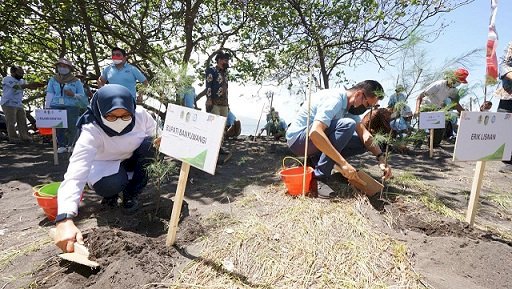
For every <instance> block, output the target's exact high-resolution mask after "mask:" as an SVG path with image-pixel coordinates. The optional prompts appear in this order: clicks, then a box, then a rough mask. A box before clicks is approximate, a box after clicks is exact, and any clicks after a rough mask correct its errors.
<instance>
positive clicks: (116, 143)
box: [55, 84, 157, 252]
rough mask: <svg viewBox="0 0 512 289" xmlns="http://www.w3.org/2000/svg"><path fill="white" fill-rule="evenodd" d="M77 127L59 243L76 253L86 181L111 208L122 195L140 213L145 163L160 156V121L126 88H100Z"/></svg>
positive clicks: (62, 197)
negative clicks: (76, 219) (157, 148)
mask: <svg viewBox="0 0 512 289" xmlns="http://www.w3.org/2000/svg"><path fill="white" fill-rule="evenodd" d="M77 127H78V128H79V130H80V135H79V137H78V140H77V142H76V144H75V148H74V150H73V154H72V156H71V158H70V159H69V166H68V169H67V172H66V174H65V175H64V181H63V182H62V184H61V185H60V188H59V191H58V215H57V218H56V219H55V222H56V227H57V232H56V236H55V243H56V244H57V246H58V247H59V248H61V249H62V250H63V251H65V252H72V251H73V249H74V248H73V243H74V242H79V243H80V242H83V239H82V234H81V232H80V230H79V229H78V228H77V227H76V226H75V224H74V223H73V218H74V217H75V216H77V215H78V205H79V202H80V197H81V192H82V191H83V189H84V186H85V184H86V183H88V184H89V186H90V187H92V188H93V189H94V190H95V192H96V193H97V194H99V195H100V196H102V197H103V202H102V203H105V204H107V205H109V206H111V207H113V206H117V201H118V197H119V195H120V193H122V195H123V198H122V207H123V210H125V212H126V213H134V212H135V211H136V210H137V209H138V207H139V205H138V202H137V195H138V194H139V193H140V192H141V191H142V189H143V188H144V187H145V186H146V184H147V181H148V177H147V173H146V171H145V170H144V166H145V165H147V164H148V163H150V162H151V159H152V158H153V157H154V155H155V148H154V147H153V137H154V136H155V135H156V132H157V125H156V121H155V120H154V119H153V118H152V117H151V115H150V114H149V113H148V112H147V111H146V110H145V109H144V108H142V107H136V104H135V100H134V98H133V97H132V95H131V93H130V91H129V90H128V89H127V88H125V87H124V86H121V85H117V84H110V85H107V86H104V87H102V88H100V89H99V90H98V91H97V92H96V93H95V94H94V96H93V98H92V100H91V103H90V105H89V107H88V108H87V111H86V112H85V113H84V114H83V115H82V116H81V118H80V119H79V120H78V123H77Z"/></svg>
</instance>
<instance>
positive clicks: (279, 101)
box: [198, 0, 512, 135]
mask: <svg viewBox="0 0 512 289" xmlns="http://www.w3.org/2000/svg"><path fill="white" fill-rule="evenodd" d="M490 2H491V1H490V0H476V1H474V2H473V3H472V4H470V5H466V6H463V7H461V8H459V9H457V10H455V11H453V12H450V13H448V14H445V15H444V16H443V20H444V21H445V22H447V23H448V24H449V26H448V27H447V28H445V29H444V30H443V31H442V32H441V35H440V36H439V37H438V38H437V39H436V40H435V41H433V42H432V43H426V44H424V45H423V46H422V48H424V49H425V50H426V51H427V58H428V59H432V63H431V65H432V66H433V68H435V67H441V66H442V63H443V61H446V60H447V59H452V58H456V57H458V56H461V55H463V54H464V53H465V52H469V51H471V50H473V49H477V48H485V45H486V43H487V32H488V27H489V18H490V10H491V3H490ZM511 21H512V0H499V1H498V11H497V15H496V23H495V25H496V31H497V33H498V37H499V40H498V49H497V55H498V61H499V60H500V58H501V57H502V56H503V53H504V50H505V49H506V47H507V44H508V42H509V41H512V29H511V28H512V26H511ZM479 57H480V56H479ZM476 60H477V62H475V65H474V66H472V67H468V70H469V72H470V74H469V77H468V79H467V80H468V82H469V83H470V84H471V83H477V82H479V83H482V82H483V81H484V79H485V65H486V59H485V50H483V51H482V55H481V61H478V58H477V59H476ZM478 62H479V63H481V64H478ZM235 65H236V64H235ZM346 75H347V77H348V78H349V79H351V80H353V81H354V82H358V81H361V80H364V79H375V80H378V81H379V82H380V83H381V84H382V85H383V86H384V89H385V92H386V94H387V95H390V94H392V93H393V89H394V83H395V79H396V75H397V73H396V70H395V69H394V68H393V67H389V68H385V69H384V70H380V71H379V70H378V68H377V66H376V65H374V64H372V63H368V64H365V65H360V66H358V67H357V68H349V69H347V72H346ZM267 91H273V92H274V102H273V106H274V107H275V108H276V110H277V111H279V113H280V116H281V117H282V118H284V119H285V121H287V122H288V123H289V122H290V121H291V120H292V119H293V117H294V115H295V113H296V111H297V109H298V108H299V104H300V102H301V100H300V99H298V97H297V96H294V95H289V92H288V90H287V89H286V88H283V87H273V86H251V85H243V84H239V83H230V86H229V102H230V108H231V110H232V111H233V113H234V114H235V115H236V116H237V118H239V119H241V123H242V134H244V135H254V134H255V132H256V126H257V122H258V119H259V118H260V115H262V116H261V121H260V124H259V128H258V131H259V130H260V129H261V127H262V126H264V125H265V114H266V112H267V111H268V109H269V101H268V100H267V98H266V97H265V93H266V92H267ZM480 97H482V98H483V92H482V95H481V96H480ZM492 100H493V108H492V110H491V111H496V108H497V106H498V101H499V99H497V98H493V99H492ZM414 101H415V97H412V98H411V99H410V102H409V104H410V105H411V104H412V102H414ZM382 102H383V104H384V105H387V99H384V100H383V101H382ZM198 104H200V105H201V106H204V101H202V100H201V101H200V103H198ZM412 107H414V106H412ZM474 109H476V108H474ZM262 111H263V113H262Z"/></svg>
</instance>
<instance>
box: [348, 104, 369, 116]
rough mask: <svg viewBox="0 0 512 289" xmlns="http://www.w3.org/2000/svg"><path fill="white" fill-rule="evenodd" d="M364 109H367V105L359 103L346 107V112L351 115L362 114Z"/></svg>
mask: <svg viewBox="0 0 512 289" xmlns="http://www.w3.org/2000/svg"><path fill="white" fill-rule="evenodd" d="M366 110H368V108H367V107H365V106H364V105H362V104H361V105H360V106H357V107H355V106H351V107H350V108H349V109H348V112H349V113H350V114H352V115H361V114H363V113H364V112H365V111H366Z"/></svg>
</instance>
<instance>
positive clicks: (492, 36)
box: [485, 0, 498, 84]
mask: <svg viewBox="0 0 512 289" xmlns="http://www.w3.org/2000/svg"><path fill="white" fill-rule="evenodd" d="M497 10H498V0H491V17H490V19H489V32H488V34H487V51H486V62H487V66H486V81H485V82H486V83H487V84H494V83H496V82H497V81H498V57H497V56H496V48H497V47H498V33H497V32H496V26H495V20H496V11H497Z"/></svg>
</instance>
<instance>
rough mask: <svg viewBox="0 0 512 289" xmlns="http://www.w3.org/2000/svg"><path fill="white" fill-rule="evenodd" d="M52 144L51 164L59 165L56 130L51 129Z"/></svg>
mask: <svg viewBox="0 0 512 289" xmlns="http://www.w3.org/2000/svg"><path fill="white" fill-rule="evenodd" d="M52 142H53V164H54V165H56V166H57V165H59V154H58V153H57V130H56V129H55V128H54V127H52Z"/></svg>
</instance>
